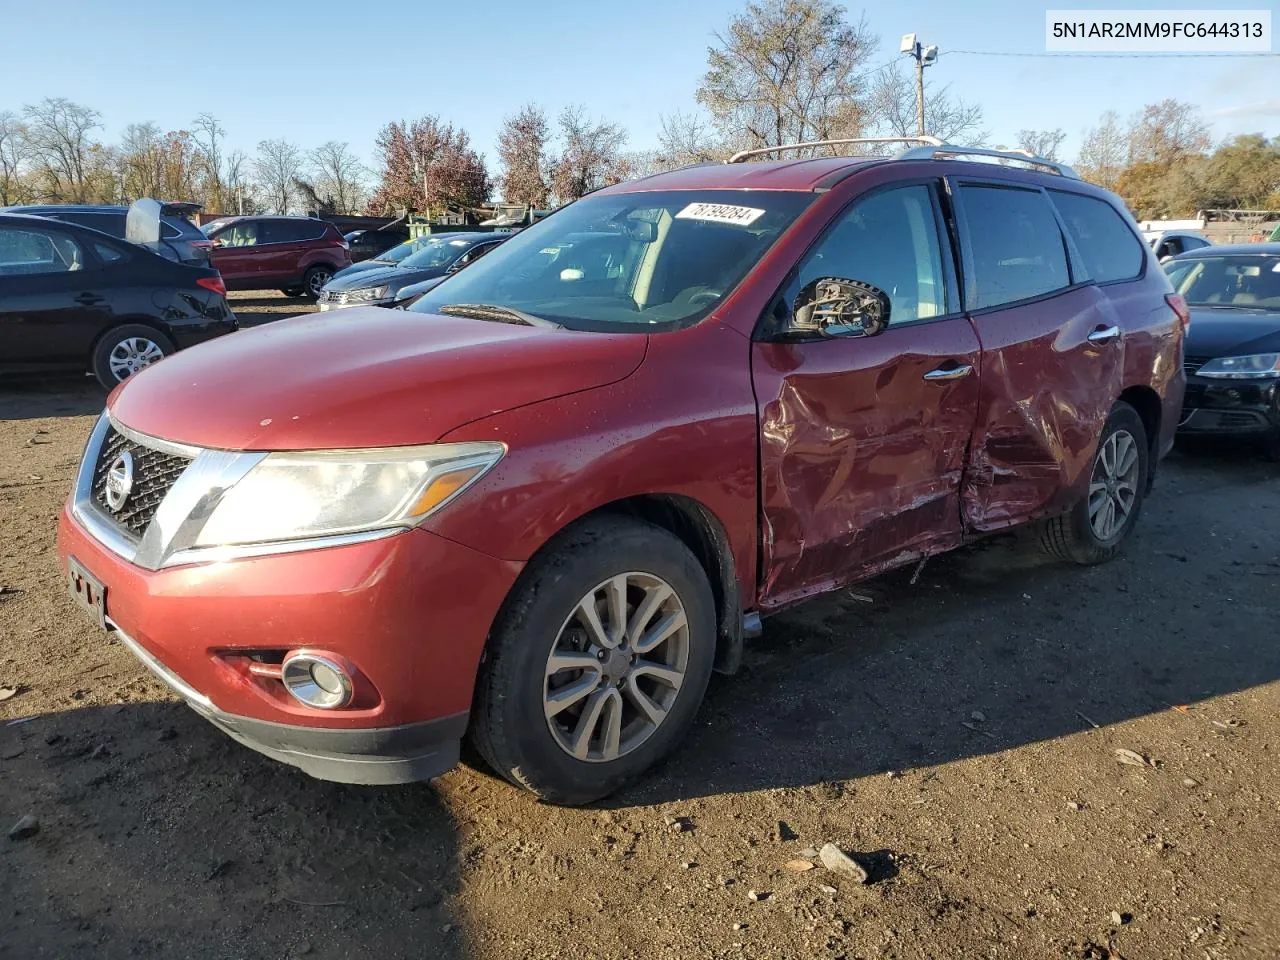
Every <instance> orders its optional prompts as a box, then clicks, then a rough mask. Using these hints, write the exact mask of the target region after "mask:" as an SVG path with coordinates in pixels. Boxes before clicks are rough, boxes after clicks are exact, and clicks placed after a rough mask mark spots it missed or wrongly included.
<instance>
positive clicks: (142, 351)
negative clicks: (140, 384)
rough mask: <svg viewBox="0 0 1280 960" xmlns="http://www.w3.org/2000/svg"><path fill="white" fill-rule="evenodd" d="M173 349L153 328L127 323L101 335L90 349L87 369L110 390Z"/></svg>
mask: <svg viewBox="0 0 1280 960" xmlns="http://www.w3.org/2000/svg"><path fill="white" fill-rule="evenodd" d="M175 349H176V348H175V347H174V345H173V341H172V340H170V339H169V338H168V337H166V336H165V335H164V334H163V333H161V332H160V331H159V330H156V329H155V328H154V327H148V326H146V325H145V324H141V323H126V324H123V325H122V326H119V327H115V328H113V329H111V330H108V331H107V332H106V333H105V334H103V335H102V339H101V340H99V341H98V343H97V346H95V347H94V348H93V355H92V356H91V357H90V359H89V368H90V369H91V370H92V371H93V375H94V376H95V377H97V378H98V382H99V383H100V384H102V385H103V387H105V388H106V389H108V390H113V389H115V387H116V386H117V385H118V384H120V383H122V382H123V381H125V380H127V379H128V378H129V377H131V376H133V375H134V374H135V373H137V372H138V371H139V370H142V369H144V368H146V367H149V366H151V364H153V363H158V362H160V361H161V360H163V359H164V358H165V357H167V356H169V354H171V353H173V352H174V350H175Z"/></svg>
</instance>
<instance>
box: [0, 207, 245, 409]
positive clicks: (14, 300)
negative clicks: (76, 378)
mask: <svg viewBox="0 0 1280 960" xmlns="http://www.w3.org/2000/svg"><path fill="white" fill-rule="evenodd" d="M235 329H236V318H235V314H233V313H232V312H231V308H230V307H229V306H228V305H227V300H226V288H225V287H224V286H223V283H222V278H221V277H220V276H219V275H218V271H216V270H214V269H212V268H211V267H195V266H187V265H184V264H178V263H173V262H172V261H170V260H166V259H165V258H163V257H160V256H158V255H156V254H154V253H151V252H150V251H148V250H145V249H143V248H142V247H138V246H135V245H134V244H131V243H126V242H125V241H123V240H118V239H116V238H115V237H111V236H108V235H107V234H105V233H101V232H99V231H97V230H89V229H86V228H84V227H77V226H75V225H73V224H69V223H61V222H59V221H56V220H49V219H46V218H44V217H31V216H23V215H19V214H0V376H4V375H16V374H39V373H53V372H58V371H74V370H85V369H86V368H87V369H88V370H90V371H92V372H93V374H94V376H96V377H97V378H98V380H99V381H100V382H101V383H102V385H103V386H105V387H107V388H111V387H114V386H115V385H116V384H117V383H119V382H120V381H121V380H123V379H125V378H126V377H128V376H129V375H130V374H133V373H136V372H137V371H138V370H141V369H142V368H143V367H146V366H149V365H150V364H152V363H155V362H156V361H157V360H161V359H163V358H164V357H166V356H168V355H169V354H171V353H173V352H174V351H175V350H178V349H180V348H182V347H188V346H191V345H192V344H195V343H199V342H201V341H203V340H209V339H211V338H213V337H216V336H220V335H221V334H224V333H230V332H231V331H232V330H235Z"/></svg>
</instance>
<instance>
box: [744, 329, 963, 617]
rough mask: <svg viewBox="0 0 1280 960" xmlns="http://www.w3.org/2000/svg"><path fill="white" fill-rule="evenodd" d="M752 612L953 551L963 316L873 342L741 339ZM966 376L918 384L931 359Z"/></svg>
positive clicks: (891, 331) (933, 365)
mask: <svg viewBox="0 0 1280 960" xmlns="http://www.w3.org/2000/svg"><path fill="white" fill-rule="evenodd" d="M752 349H753V357H752V372H753V378H754V382H755V390H756V399H757V403H758V404H759V408H760V421H761V437H760V445H761V449H760V462H761V498H762V508H763V510H762V513H763V524H762V545H761V552H762V561H763V564H762V568H761V570H762V584H761V607H762V608H764V609H776V608H778V607H780V606H783V605H785V604H787V603H790V602H793V601H795V600H799V599H802V598H804V597H806V596H810V595H812V594H816V593H821V592H823V591H825V590H830V589H832V588H834V587H837V586H839V585H840V584H842V583H848V582H851V581H853V580H856V579H858V578H860V577H863V576H868V575H870V574H873V573H876V572H879V571H880V570H884V569H888V568H889V567H892V566H897V565H899V564H901V563H906V562H909V561H911V560H913V559H916V558H919V557H923V556H927V555H928V554H931V553H937V552H940V551H942V550H946V549H950V548H951V547H953V546H956V545H957V544H958V543H959V542H960V539H961V535H962V530H961V524H960V509H959V495H960V484H961V474H962V471H963V468H964V462H965V453H966V450H967V448H968V444H969V437H970V432H971V430H972V428H973V425H974V421H975V418H976V415H977V409H978V394H979V383H978V379H979V377H978V373H979V362H980V361H979V347H978V338H977V336H976V335H975V333H974V331H973V328H972V326H971V325H970V323H969V321H968V320H967V319H966V318H964V317H957V318H951V319H942V320H936V321H932V322H929V323H918V324H911V325H906V326H902V327H897V328H895V327H890V328H889V330H887V331H886V332H885V333H883V334H881V335H880V336H877V337H869V338H854V339H834V340H821V341H812V342H806V343H792V344H787V343H767V342H758V343H755V344H754V345H753V348H752ZM966 364H967V365H972V367H973V371H972V373H970V374H969V375H968V376H965V377H961V378H959V379H955V380H945V381H927V380H925V379H924V375H925V374H926V373H928V372H929V371H931V370H935V369H938V368H939V367H940V366H950V365H966Z"/></svg>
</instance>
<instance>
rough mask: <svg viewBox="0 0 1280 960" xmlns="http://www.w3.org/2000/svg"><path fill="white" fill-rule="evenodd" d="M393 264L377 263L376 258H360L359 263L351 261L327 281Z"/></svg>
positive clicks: (384, 267) (385, 267) (380, 268)
mask: <svg viewBox="0 0 1280 960" xmlns="http://www.w3.org/2000/svg"><path fill="white" fill-rule="evenodd" d="M394 266H395V264H393V263H379V262H378V261H376V260H361V261H360V262H359V263H353V264H352V265H351V266H349V267H343V268H342V269H341V270H339V271H338V272H337V273H335V274H334V275H333V276H332V277H330V278H329V282H330V283H333V282H334V281H335V280H345V279H346V278H347V277H354V276H355V275H356V274H357V273H368V272H369V271H370V270H385V269H387V268H388V267H394Z"/></svg>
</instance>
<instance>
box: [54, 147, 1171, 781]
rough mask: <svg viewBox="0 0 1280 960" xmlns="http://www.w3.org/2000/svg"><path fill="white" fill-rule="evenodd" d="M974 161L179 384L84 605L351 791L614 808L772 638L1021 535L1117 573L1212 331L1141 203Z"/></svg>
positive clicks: (84, 584) (80, 500) (196, 703)
mask: <svg viewBox="0 0 1280 960" xmlns="http://www.w3.org/2000/svg"><path fill="white" fill-rule="evenodd" d="M970 154H983V151H975V150H963V149H961V148H956V147H945V146H942V145H938V144H926V145H924V146H921V147H917V148H915V149H912V150H908V151H906V152H905V153H904V154H902V155H901V156H900V157H898V158H896V159H853V158H847V157H830V158H813V159H807V160H798V161H765V162H731V163H728V164H718V165H704V166H697V167H691V168H686V169H682V170H676V171H673V172H669V173H663V174H659V175H657V176H653V177H648V178H645V179H641V180H638V181H634V182H631V183H625V184H621V185H618V186H615V187H611V188H609V189H606V190H601V191H599V192H597V193H594V194H591V195H590V196H588V197H586V198H584V199H582V200H579V201H578V202H576V203H574V204H571V205H569V206H567V207H564V208H563V209H561V210H559V211H557V212H556V213H555V214H553V215H552V216H550V217H548V218H547V219H545V220H543V221H542V222H540V223H537V224H535V225H533V226H531V227H529V228H528V229H527V230H525V231H524V232H522V233H519V234H517V235H516V236H515V237H513V238H512V239H511V240H509V241H507V242H506V243H505V244H503V245H502V246H500V247H499V248H498V249H497V250H495V251H494V252H493V253H491V254H490V255H489V256H487V257H485V258H484V259H482V260H480V261H478V262H477V263H476V264H475V265H473V266H472V267H470V268H469V269H467V270H464V271H461V272H459V273H457V274H455V275H454V276H452V277H450V278H449V279H447V280H445V281H444V282H443V283H442V284H441V285H439V286H437V287H436V288H435V289H433V290H431V291H430V292H428V293H427V294H426V295H425V296H424V297H423V298H422V299H421V300H419V301H418V302H417V303H416V304H415V305H414V307H413V308H411V310H409V311H408V312H404V311H391V310H382V309H376V308H364V309H361V310H359V311H357V310H352V311H348V312H350V313H351V315H352V319H358V323H357V326H359V328H360V331H361V335H360V336H359V337H355V338H353V337H352V336H351V335H350V332H349V331H350V329H351V325H350V324H348V323H342V324H337V325H334V324H317V323H316V322H315V321H314V320H313V319H311V318H306V317H301V318H295V319H292V320H286V321H283V322H280V323H275V324H272V325H271V326H270V327H267V328H263V329H261V330H250V331H247V332H243V333H240V334H237V335H236V336H234V337H227V338H224V339H222V340H219V341H214V342H212V343H209V344H206V345H202V346H200V347H198V348H196V349H194V350H189V351H186V352H183V353H180V354H178V355H177V356H175V357H172V358H170V359H168V360H166V361H165V362H163V363H161V364H158V365H156V366H155V367H154V368H151V369H148V370H145V371H143V372H142V373H141V374H140V375H138V376H137V377H134V378H132V379H130V380H129V381H128V382H127V383H125V384H124V385H123V386H122V387H121V388H120V389H119V390H117V391H116V392H115V393H114V394H113V395H112V397H111V398H110V401H109V404H108V409H107V411H106V412H105V413H104V414H103V416H102V418H101V420H100V421H99V422H98V425H97V427H96V429H95V430H94V432H93V436H92V438H91V439H90V442H89V445H88V448H87V451H86V454H85V457H84V461H83V464H82V466H81V468H80V474H79V479H78V480H77V483H76V488H75V491H74V493H73V494H72V496H71V498H70V500H69V501H68V503H67V506H66V509H65V511H64V513H63V515H62V519H61V526H60V533H59V549H60V553H61V556H62V558H63V562H64V563H65V564H66V567H67V569H68V571H69V574H70V580H71V586H72V591H73V593H74V595H75V596H76V597H77V598H78V600H79V601H80V602H81V604H82V605H84V606H85V607H87V608H88V610H89V611H90V613H91V614H92V615H93V616H94V617H95V618H96V619H97V621H98V623H99V624H101V625H102V626H104V627H106V628H107V629H108V630H112V631H114V632H115V635H116V636H117V637H118V638H119V639H120V641H121V642H123V643H124V644H126V645H127V646H128V647H129V648H130V649H131V650H132V651H133V652H134V653H135V654H137V655H138V656H139V657H140V658H141V659H142V660H143V661H144V662H145V663H146V664H147V666H149V667H150V668H151V669H152V670H154V671H155V672H156V673H157V674H158V675H159V676H160V677H161V678H162V679H164V680H165V681H166V682H167V683H168V684H169V685H170V686H171V687H172V688H173V689H174V690H176V691H177V692H178V693H179V694H180V695H181V696H183V697H184V698H185V699H186V700H187V701H188V702H189V703H190V704H191V705H192V706H193V707H194V708H195V709H196V710H197V711H198V712H199V713H201V714H202V715H203V716H205V717H207V718H208V719H209V720H211V721H212V722H213V723H214V724H216V725H217V726H218V727H220V728H221V729H222V730H224V731H225V732H226V733H228V734H230V735H231V736H232V737H234V738H236V739H237V740H239V741H240V742H242V743H244V744H246V745H248V746H250V747H253V748H254V749H256V750H259V751H261V752H262V753H265V754H267V755H268V756H271V757H274V758H276V759H279V760H283V761H285V762H288V763H292V764H295V765H296V766H298V767H301V768H302V769H303V770H305V771H306V772H308V773H310V774H312V775H314V776H317V777H322V778H326V779H331V780H339V781H348V782H357V783H396V782H403V781H410V780H418V779H423V778H427V777H432V776H435V775H436V774H439V773H441V772H442V771H444V770H446V769H448V768H449V767H450V766H451V765H453V764H454V763H455V762H456V761H457V759H458V755H459V743H460V740H461V738H462V737H463V736H464V735H469V736H470V737H471V738H472V739H473V741H474V743H475V744H476V746H477V747H478V748H479V752H480V754H481V755H482V756H483V757H484V758H485V759H486V760H487V761H488V763H489V764H491V765H492V766H493V768H494V769H495V770H497V771H499V772H500V773H501V774H503V775H504V776H506V777H508V778H509V779H510V780H512V781H513V782H515V783H517V784H520V785H522V786H524V787H527V788H528V789H530V790H532V791H534V792H535V793H537V794H538V795H539V796H541V797H543V798H546V799H548V800H551V801H554V802H558V803H583V802H587V801H590V800H593V799H595V798H599V797H601V796H603V795H605V794H607V793H609V792H610V791H612V790H615V789H616V788H618V787H619V786H620V785H622V784H624V783H625V782H627V781H628V780H630V779H631V778H633V777H635V776H636V775H638V774H639V773H640V772H641V771H643V770H644V769H646V768H647V767H649V766H650V765H651V764H653V763H654V762H655V761H657V760H658V759H659V758H660V757H661V756H663V755H664V754H665V753H667V752H668V751H669V750H671V749H672V748H673V747H674V746H675V744H676V743H677V742H678V741H679V740H680V739H681V738H682V737H683V736H684V735H685V733H686V732H687V731H688V729H689V727H690V725H691V724H692V722H693V719H694V715H695V713H696V712H697V710H698V706H699V703H700V702H701V700H702V697H703V693H704V691H705V690H706V687H707V682H708V679H709V678H710V675H711V673H712V671H713V670H719V671H723V672H732V671H733V670H734V669H735V668H736V667H737V666H738V664H739V662H740V660H741V657H742V644H743V638H744V636H751V635H753V634H754V633H756V632H758V630H759V629H760V617H761V616H762V615H767V614H771V613H774V612H776V611H778V610H781V609H783V608H785V607H787V606H789V605H791V604H794V603H796V602H798V601H801V600H804V599H806V598H808V597H812V596H815V595H817V594H821V593H825V592H828V591H831V590H834V589H836V588H839V587H841V586H843V585H846V584H849V583H851V582H853V581H856V580H859V579H861V578H864V577H869V576H872V575H874V574H877V573H880V572H881V571H884V570H888V569H890V568H892V567H897V566H901V565H903V564H911V563H918V562H920V561H921V560H922V559H924V558H925V557H928V556H929V555H931V554H935V553H939V552H941V551H945V550H950V549H952V548H954V547H957V546H959V545H960V544H962V543H965V542H967V541H969V540H972V539H974V538H977V537H981V536H983V535H984V534H987V533H990V532H992V531H997V530H1003V529H1006V528H1008V527H1011V526H1013V525H1015V524H1023V523H1031V522H1035V523H1037V524H1039V525H1040V528H1041V529H1042V532H1043V542H1044V544H1045V546H1046V547H1047V548H1048V549H1049V550H1050V551H1051V552H1052V553H1054V554H1056V555H1057V556H1059V557H1061V558H1063V559H1065V560H1069V561H1074V562H1077V563H1085V564H1091V563H1097V562H1099V561H1103V560H1107V559H1109V558H1111V557H1112V556H1114V555H1115V554H1116V553H1117V551H1118V550H1120V549H1121V546H1122V544H1123V543H1124V542H1125V540H1126V539H1127V538H1128V537H1129V535H1130V533H1131V532H1132V530H1133V528H1134V525H1135V523H1136V521H1137V518H1138V513H1139V510H1140V508H1141V506H1142V502H1143V498H1144V496H1145V495H1146V493H1147V492H1148V490H1149V489H1150V486H1151V483H1152V478H1153V476H1154V474H1155V468H1156V464H1157V462H1158V460H1159V459H1160V457H1161V456H1162V455H1163V454H1164V453H1165V452H1167V451H1168V449H1169V448H1170V446H1171V444H1172V440H1173V433H1174V429H1175V427H1176V426H1177V419H1178V417H1177V414H1178V410H1179V407H1180V405H1181V402H1182V394H1183V388H1184V377H1183V372H1182V362H1181V361H1182V342H1183V336H1184V330H1185V327H1186V324H1187V315H1186V312H1185V307H1184V306H1183V304H1182V303H1181V301H1180V300H1179V299H1178V298H1176V297H1174V296H1173V294H1172V291H1171V289H1170V286H1169V283H1168V281H1167V280H1166V279H1165V276H1164V273H1163V272H1162V271H1161V270H1160V269H1159V267H1158V265H1157V264H1156V262H1155V259H1154V257H1153V256H1152V253H1151V251H1150V250H1149V249H1148V248H1147V246H1146V244H1144V243H1143V242H1142V240H1141V238H1140V236H1139V235H1138V232H1137V229H1136V225H1135V224H1134V223H1133V221H1132V218H1131V217H1130V216H1129V215H1128V214H1127V213H1126V212H1125V210H1124V207H1123V206H1122V205H1121V203H1120V201H1119V200H1117V199H1116V198H1115V197H1114V196H1112V195H1111V194H1109V193H1107V192H1105V191H1103V190H1100V189H1098V188H1096V187H1093V186H1090V185H1089V184H1086V183H1084V182H1082V181H1081V180H1079V179H1077V178H1076V177H1075V176H1074V174H1072V173H1071V171H1070V170H1069V169H1067V168H1065V167H1060V166H1058V165H1055V164H1052V163H1050V162H1048V161H1041V160H1038V159H1036V160H1033V161H1028V160H1027V158H1026V157H1021V156H1019V155H999V159H1000V160H1001V161H1003V162H1002V163H999V164H994V163H989V162H974V161H973V160H970V159H966V157H968V156H969V155H970ZM735 159H739V158H735ZM974 159H976V160H982V159H984V156H978V157H976V158H974ZM745 160H746V161H750V160H751V157H750V156H747V157H746V158H745ZM1015 162H1021V163H1022V164H1023V165H1024V166H1028V167H1030V169H1018V168H1016V167H1015V166H1014V165H1013V164H1014V163H1015ZM357 313H358V314H359V316H358V317H357Z"/></svg>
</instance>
